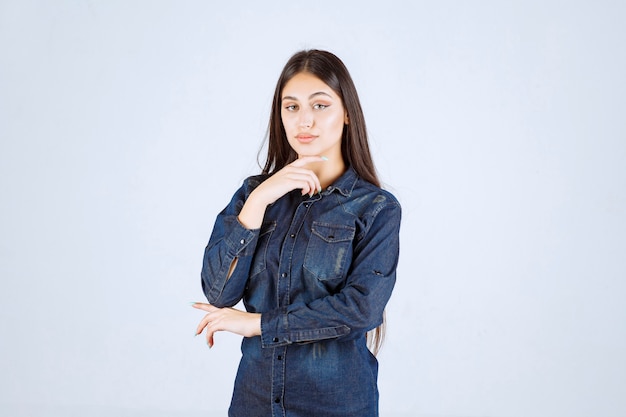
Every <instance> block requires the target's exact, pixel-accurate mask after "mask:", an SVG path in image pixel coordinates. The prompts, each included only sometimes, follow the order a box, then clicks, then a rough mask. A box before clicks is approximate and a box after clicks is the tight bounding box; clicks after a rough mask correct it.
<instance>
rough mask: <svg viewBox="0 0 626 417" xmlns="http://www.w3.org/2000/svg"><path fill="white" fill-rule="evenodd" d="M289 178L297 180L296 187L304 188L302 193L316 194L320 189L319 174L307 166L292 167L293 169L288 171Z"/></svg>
mask: <svg viewBox="0 0 626 417" xmlns="http://www.w3.org/2000/svg"><path fill="white" fill-rule="evenodd" d="M287 177H288V178H289V180H291V181H294V182H296V185H295V187H294V188H300V189H302V195H304V194H310V195H312V194H315V193H316V192H318V191H320V189H321V186H320V180H319V178H317V175H315V173H314V172H313V171H311V170H308V169H305V168H292V171H290V172H289V173H287Z"/></svg>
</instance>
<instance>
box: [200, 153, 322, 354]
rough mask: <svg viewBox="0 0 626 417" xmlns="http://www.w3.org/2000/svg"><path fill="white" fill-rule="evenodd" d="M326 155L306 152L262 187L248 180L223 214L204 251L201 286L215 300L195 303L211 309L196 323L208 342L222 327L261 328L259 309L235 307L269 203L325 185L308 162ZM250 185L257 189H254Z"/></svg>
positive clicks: (250, 331)
mask: <svg viewBox="0 0 626 417" xmlns="http://www.w3.org/2000/svg"><path fill="white" fill-rule="evenodd" d="M326 160H327V159H326V158H323V157H319V156H307V157H303V158H300V159H298V160H296V161H294V162H292V163H291V164H289V165H287V166H285V167H284V168H283V169H281V170H280V171H278V172H277V173H275V174H274V175H272V176H271V177H270V178H268V179H267V180H265V181H263V182H262V183H261V184H259V185H258V186H257V187H251V186H249V184H247V183H245V184H244V185H243V186H242V187H241V188H240V189H239V190H238V191H237V193H235V195H234V196H233V198H232V200H231V202H230V204H229V205H228V206H227V207H226V208H225V209H224V210H223V211H222V212H221V213H220V214H219V215H218V217H217V220H216V222H215V227H214V228H213V233H212V234H211V238H210V240H209V244H208V245H207V247H206V249H205V251H204V260H203V264H202V273H201V276H202V289H203V290H204V294H205V295H206V297H207V300H208V301H209V303H210V304H206V303H193V304H192V306H193V307H194V308H197V309H199V310H204V311H205V312H207V314H206V315H205V316H204V318H203V319H202V320H201V321H200V324H199V325H198V328H197V329H196V335H198V334H200V333H202V331H203V330H204V329H206V330H207V332H206V338H207V342H208V344H209V347H211V346H213V335H214V334H215V332H217V331H229V332H232V333H236V334H240V335H242V336H247V337H250V336H258V335H260V334H261V315H260V314H257V313H246V312H243V311H239V310H236V309H233V308H230V307H232V306H233V305H235V304H237V303H238V302H239V300H241V298H242V297H243V292H244V290H245V287H246V283H247V280H248V276H249V273H250V267H251V264H252V257H253V256H254V251H255V249H256V243H257V241H258V237H259V228H260V227H261V223H262V222H263V217H264V215H265V209H266V208H267V206H268V205H269V204H271V203H273V202H274V201H276V200H277V199H279V198H280V197H282V196H283V195H285V194H286V193H288V192H290V191H292V190H294V189H301V190H302V195H304V194H311V195H312V194H313V193H314V192H318V191H319V190H321V186H320V182H319V179H318V178H317V175H316V174H315V173H314V172H313V171H311V170H310V169H306V168H304V166H306V165H307V164H309V163H311V162H322V161H326ZM251 188H254V190H252V191H250V189H251ZM248 193H249V194H248Z"/></svg>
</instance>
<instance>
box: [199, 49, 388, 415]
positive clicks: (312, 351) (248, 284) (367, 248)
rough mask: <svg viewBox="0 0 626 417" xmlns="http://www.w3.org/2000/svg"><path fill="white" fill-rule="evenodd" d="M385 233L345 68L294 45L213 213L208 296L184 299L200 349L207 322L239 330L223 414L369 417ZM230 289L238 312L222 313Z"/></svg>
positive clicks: (374, 404)
mask: <svg viewBox="0 0 626 417" xmlns="http://www.w3.org/2000/svg"><path fill="white" fill-rule="evenodd" d="M399 228H400V205H399V203H398V201H397V200H396V199H395V198H394V196H393V195H391V194H390V193H389V192H387V191H385V190H382V189H381V188H380V183H379V181H378V178H377V176H376V170H375V168H374V164H373V162H372V157H371V155H370V151H369V147H368V140H367V133H366V129H365V121H364V118H363V112H362V110H361V105H360V103H359V98H358V95H357V92H356V89H355V87H354V84H353V82H352V79H351V77H350V75H349V73H348V71H347V69H346V67H345V66H344V64H343V63H342V62H341V60H339V58H337V57H336V56H335V55H333V54H331V53H329V52H326V51H319V50H310V51H302V52H299V53H297V54H295V55H294V56H293V57H291V59H290V60H289V61H288V62H287V64H286V65H285V68H284V69H283V71H282V73H281V75H280V78H279V80H278V84H277V86H276V90H275V93H274V100H273V103H272V113H271V117H270V125H269V143H268V155H267V161H266V163H265V167H264V169H263V173H262V174H261V175H258V176H253V177H250V178H247V179H246V180H245V181H244V183H243V185H242V187H241V188H240V189H239V190H238V191H237V192H236V193H235V195H234V196H233V198H232V200H231V202H230V204H228V206H227V207H226V208H225V209H224V210H223V211H222V212H221V213H220V214H219V215H218V217H217V220H216V222H215V226H214V229H213V233H212V234H211V238H210V240H209V243H208V245H207V247H206V249H205V254H204V262H203V267H202V288H203V290H204V293H205V295H206V297H207V299H208V302H209V304H206V303H194V304H193V306H194V307H195V308H198V309H201V310H204V311H205V312H206V313H207V314H206V315H205V316H204V318H203V319H202V321H201V322H200V324H199V325H198V328H197V330H196V334H200V333H202V332H203V331H204V330H205V329H206V338H207V342H208V344H209V347H211V346H212V345H213V341H214V335H215V332H217V331H229V332H233V333H236V334H240V335H242V336H244V339H243V342H242V348H241V350H242V358H241V362H240V365H239V370H238V372H237V377H236V380H235V388H234V392H233V397H232V401H231V406H230V410H229V416H231V417H268V416H286V417H304V416H315V417H324V416H337V417H350V416H354V417H370V416H378V389H377V373H378V362H377V360H376V358H375V357H374V355H373V354H372V353H371V351H370V349H369V348H368V343H367V342H368V339H370V342H371V341H372V339H374V342H375V343H380V340H381V339H380V330H381V328H380V326H381V325H382V323H383V310H384V308H385V305H386V304H387V301H388V300H389V297H390V296H391V292H392V289H393V286H394V282H395V277H396V265H397V261H398V251H399V239H398V238H399ZM242 298H243V301H244V305H245V308H246V311H245V312H244V311H240V310H236V309H233V308H231V307H232V306H234V305H235V304H237V303H238V302H239V300H241V299H242ZM373 329H376V331H372V330H373ZM370 331H372V332H370ZM368 332H369V334H368ZM373 350H374V351H376V350H377V346H374V347H373Z"/></svg>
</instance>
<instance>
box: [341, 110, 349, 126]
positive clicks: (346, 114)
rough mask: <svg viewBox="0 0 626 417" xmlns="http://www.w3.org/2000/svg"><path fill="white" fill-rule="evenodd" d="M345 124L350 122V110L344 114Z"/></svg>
mask: <svg viewBox="0 0 626 417" xmlns="http://www.w3.org/2000/svg"><path fill="white" fill-rule="evenodd" d="M343 124H345V125H349V124H350V119H348V112H345V115H344V116H343Z"/></svg>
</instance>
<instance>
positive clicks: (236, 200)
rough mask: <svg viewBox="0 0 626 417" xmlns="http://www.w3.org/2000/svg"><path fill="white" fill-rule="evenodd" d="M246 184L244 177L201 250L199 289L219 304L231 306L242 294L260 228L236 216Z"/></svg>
mask: <svg viewBox="0 0 626 417" xmlns="http://www.w3.org/2000/svg"><path fill="white" fill-rule="evenodd" d="M249 188H252V187H251V186H250V184H249V180H246V181H245V182H244V185H243V186H242V187H241V188H240V189H239V190H237V192H236V193H235V195H234V196H233V198H232V199H231V201H230V203H229V204H228V206H226V208H224V210H222V212H221V213H220V214H218V216H217V219H216V220H215V225H214V227H213V232H212V233H211V238H210V239H209V243H208V244H207V246H206V248H205V250H204V258H203V262H202V272H201V274H200V275H201V278H202V289H203V291H204V294H205V295H206V298H207V300H208V301H209V303H211V304H213V305H216V306H219V307H225V306H229V307H230V306H233V305H235V304H237V303H238V302H239V300H240V299H241V297H242V296H243V291H244V289H245V286H246V281H247V279H248V273H249V271H250V265H251V263H252V257H253V255H254V250H255V248H256V242H257V238H258V235H259V229H247V228H246V227H244V225H242V224H241V223H240V222H239V220H238V219H237V216H238V214H239V211H240V210H241V207H242V206H243V205H244V202H245V201H246V199H247V194H248V193H249V192H250V191H249Z"/></svg>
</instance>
